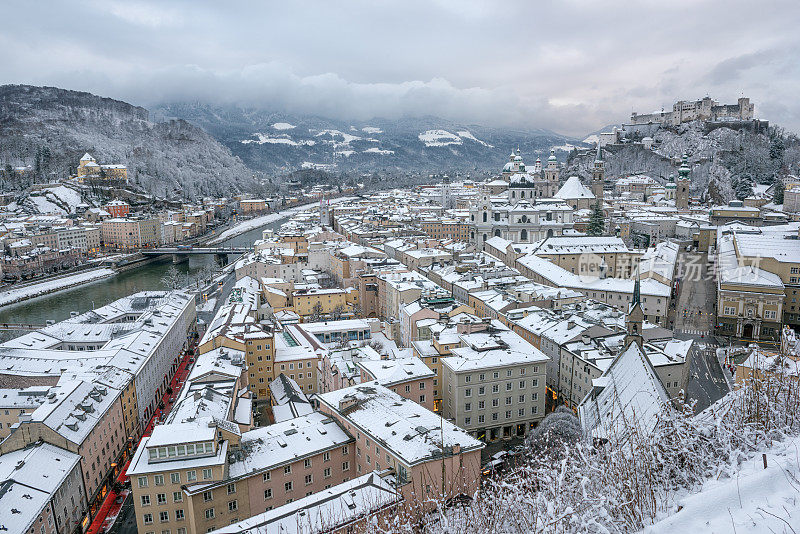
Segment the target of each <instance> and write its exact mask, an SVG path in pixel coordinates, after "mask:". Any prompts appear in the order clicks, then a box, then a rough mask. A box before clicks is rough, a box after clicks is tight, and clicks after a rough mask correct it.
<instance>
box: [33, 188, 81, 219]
mask: <svg viewBox="0 0 800 534" xmlns="http://www.w3.org/2000/svg"><path fill="white" fill-rule="evenodd" d="M80 203H81V195H80V193H79V192H77V191H75V190H74V189H70V188H69V187H66V186H63V185H59V186H56V187H48V188H45V189H42V190H41V191H34V192H32V193H31V194H30V195H28V198H27V200H26V204H27V205H28V206H29V207H32V208H33V209H35V210H36V211H37V212H38V213H42V214H49V213H54V214H58V215H65V214H68V213H75V208H76V207H77V206H78V204H80Z"/></svg>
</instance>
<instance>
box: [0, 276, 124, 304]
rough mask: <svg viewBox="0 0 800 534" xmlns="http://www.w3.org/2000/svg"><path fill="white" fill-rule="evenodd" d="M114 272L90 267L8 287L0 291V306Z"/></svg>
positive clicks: (90, 280)
mask: <svg viewBox="0 0 800 534" xmlns="http://www.w3.org/2000/svg"><path fill="white" fill-rule="evenodd" d="M114 274H116V271H114V270H113V269H106V268H102V269H92V270H91V271H84V272H80V273H77V274H72V275H69V276H63V277H61V278H56V279H55V280H47V281H45V282H40V283H38V284H31V285H29V286H25V287H20V288H16V289H9V290H8V291H3V292H0V306H6V305H8V304H13V303H15V302H19V301H22V300H27V299H30V298H33V297H38V296H39V295H45V294H47V293H54V292H56V291H60V290H62V289H67V288H70V287H75V286H77V285H81V284H86V283H88V282H93V281H95V280H100V279H101V278H106V277H109V276H113V275H114Z"/></svg>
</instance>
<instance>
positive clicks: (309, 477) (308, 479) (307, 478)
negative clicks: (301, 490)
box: [306, 474, 314, 486]
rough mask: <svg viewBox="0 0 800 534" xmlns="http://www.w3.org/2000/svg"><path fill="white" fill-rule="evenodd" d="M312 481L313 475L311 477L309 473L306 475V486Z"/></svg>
mask: <svg viewBox="0 0 800 534" xmlns="http://www.w3.org/2000/svg"><path fill="white" fill-rule="evenodd" d="M312 482H314V477H312V476H311V475H310V474H309V475H306V486H308V485H309V484H311V483H312Z"/></svg>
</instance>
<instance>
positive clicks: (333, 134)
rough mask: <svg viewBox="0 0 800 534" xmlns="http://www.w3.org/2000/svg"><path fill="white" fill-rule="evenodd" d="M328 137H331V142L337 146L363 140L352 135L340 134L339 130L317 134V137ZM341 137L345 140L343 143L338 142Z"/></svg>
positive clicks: (323, 131)
mask: <svg viewBox="0 0 800 534" xmlns="http://www.w3.org/2000/svg"><path fill="white" fill-rule="evenodd" d="M326 135H328V136H330V137H331V141H330V142H333V143H334V144H336V145H339V144H341V145H349V144H350V142H351V141H358V140H359V139H361V138H360V137H358V136H357V135H351V134H348V133H344V132H340V131H339V130H322V131H321V132H317V134H316V136H317V137H322V136H326ZM339 136H341V137H342V139H343V140H342V141H341V142H339V141H338V140H337V137H339Z"/></svg>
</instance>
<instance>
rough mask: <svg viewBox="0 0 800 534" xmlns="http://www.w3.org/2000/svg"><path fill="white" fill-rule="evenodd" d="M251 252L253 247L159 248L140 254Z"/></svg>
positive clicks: (146, 250)
mask: <svg viewBox="0 0 800 534" xmlns="http://www.w3.org/2000/svg"><path fill="white" fill-rule="evenodd" d="M253 250H254V249H253V247H159V248H147V249H143V250H142V251H141V252H142V254H144V255H146V256H159V255H161V254H183V255H189V254H216V255H217V256H220V255H228V254H246V253H248V252H253Z"/></svg>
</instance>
